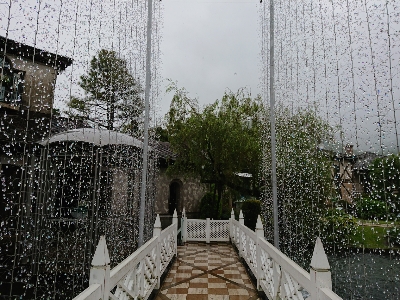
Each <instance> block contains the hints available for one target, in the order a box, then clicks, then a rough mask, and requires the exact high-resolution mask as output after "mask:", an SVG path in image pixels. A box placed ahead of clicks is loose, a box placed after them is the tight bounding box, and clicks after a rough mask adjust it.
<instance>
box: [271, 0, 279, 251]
mask: <svg viewBox="0 0 400 300" xmlns="http://www.w3.org/2000/svg"><path fill="white" fill-rule="evenodd" d="M269 13H270V17H269V22H270V25H269V27H270V36H269V39H270V41H269V43H270V49H269V51H270V52H269V55H270V59H269V64H270V65H269V75H270V78H269V80H270V83H269V85H270V90H269V93H270V95H269V96H270V117H271V120H270V122H271V169H272V170H271V172H272V199H273V207H274V245H275V247H276V248H278V249H279V228H278V190H277V181H276V139H275V135H276V134H275V48H274V47H275V46H274V36H275V34H274V30H275V27H274V19H275V15H274V0H270V8H269Z"/></svg>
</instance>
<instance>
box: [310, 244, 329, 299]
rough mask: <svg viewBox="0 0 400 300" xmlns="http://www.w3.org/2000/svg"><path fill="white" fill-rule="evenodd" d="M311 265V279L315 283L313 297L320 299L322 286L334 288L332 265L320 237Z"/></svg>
mask: <svg viewBox="0 0 400 300" xmlns="http://www.w3.org/2000/svg"><path fill="white" fill-rule="evenodd" d="M310 267H311V269H310V279H311V281H312V282H314V284H315V290H314V295H313V299H319V295H318V294H319V293H318V291H319V289H320V288H329V289H332V278H331V271H330V269H331V267H330V265H329V261H328V257H327V256H326V254H325V250H324V246H323V245H322V242H321V239H320V238H319V237H318V238H317V240H316V242H315V247H314V253H313V256H312V259H311V264H310Z"/></svg>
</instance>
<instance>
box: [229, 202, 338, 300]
mask: <svg viewBox="0 0 400 300" xmlns="http://www.w3.org/2000/svg"><path fill="white" fill-rule="evenodd" d="M230 222H231V223H230V224H231V228H230V235H231V242H232V244H234V245H235V246H236V248H237V249H238V252H239V256H240V257H242V258H243V259H244V261H245V262H246V263H247V265H248V266H249V268H250V270H251V272H252V273H253V275H254V276H255V277H256V279H257V289H259V290H263V291H264V292H265V294H266V295H267V297H268V298H269V299H304V296H303V291H304V290H305V291H307V292H308V294H309V295H310V296H311V298H310V299H312V300H323V299H324V300H340V299H342V298H340V297H339V296H338V295H337V294H335V293H334V292H333V291H332V281H331V273H330V267H329V262H328V259H327V257H326V254H325V251H324V249H323V246H322V242H321V240H320V239H319V238H317V241H316V244H315V248H314V253H313V258H312V260H311V270H310V273H308V272H306V271H305V270H304V269H302V268H301V267H300V266H299V265H297V264H296V263H295V262H294V261H293V260H291V259H290V258H289V257H287V256H286V255H285V254H284V253H282V252H281V251H280V250H278V249H277V248H275V247H274V246H273V245H272V244H270V243H269V242H268V241H267V240H266V239H265V238H264V228H263V225H262V223H261V218H260V216H258V220H257V225H256V230H255V231H253V230H251V229H249V228H248V227H247V226H245V225H244V218H243V213H242V211H240V214H239V221H237V220H235V216H234V214H233V210H232V214H231V219H230Z"/></svg>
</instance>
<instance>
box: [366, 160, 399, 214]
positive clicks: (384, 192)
mask: <svg viewBox="0 0 400 300" xmlns="http://www.w3.org/2000/svg"><path fill="white" fill-rule="evenodd" d="M369 179H370V180H369V187H368V189H369V194H370V196H371V198H372V199H373V200H375V201H379V202H382V203H384V205H385V206H386V207H385V208H386V215H387V216H388V217H390V215H389V214H394V215H397V214H399V213H400V199H399V191H400V157H399V155H394V154H392V155H389V156H387V157H379V158H377V159H375V160H374V161H373V163H372V164H371V166H370V167H369Z"/></svg>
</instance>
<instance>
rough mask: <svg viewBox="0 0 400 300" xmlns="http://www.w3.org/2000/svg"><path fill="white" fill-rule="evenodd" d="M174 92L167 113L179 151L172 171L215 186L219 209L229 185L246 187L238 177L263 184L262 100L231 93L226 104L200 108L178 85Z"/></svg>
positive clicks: (170, 134)
mask: <svg viewBox="0 0 400 300" xmlns="http://www.w3.org/2000/svg"><path fill="white" fill-rule="evenodd" d="M168 91H174V96H173V99H172V102H171V106H170V110H169V112H168V115H167V130H168V139H169V142H170V143H171V147H172V149H173V150H174V151H175V152H176V153H177V159H176V161H175V163H174V165H172V166H170V171H172V172H174V173H178V172H182V173H186V174H188V173H191V174H193V175H195V176H198V177H200V178H201V180H202V182H206V183H213V184H214V186H215V189H216V194H217V195H218V197H217V199H218V200H217V201H218V207H221V205H220V202H221V197H222V193H223V191H224V190H225V187H226V186H229V187H231V188H233V189H237V188H240V187H242V186H243V184H242V179H241V178H240V177H239V176H237V173H240V172H248V173H251V174H253V183H256V182H258V179H257V176H258V174H259V166H260V156H261V147H260V146H261V145H260V129H261V120H260V116H261V112H262V105H261V102H260V99H252V98H251V97H250V96H249V95H247V94H245V93H244V92H243V91H239V92H238V93H237V94H233V93H227V94H225V95H224V96H223V97H222V99H221V101H216V102H214V103H213V104H210V105H207V106H206V107H204V109H203V110H200V109H199V108H198V104H197V101H196V100H193V99H190V98H189V97H188V95H187V92H186V91H185V90H184V89H179V88H177V86H176V84H174V83H172V84H171V85H170V87H169V88H168ZM252 188H254V185H253V186H252Z"/></svg>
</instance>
